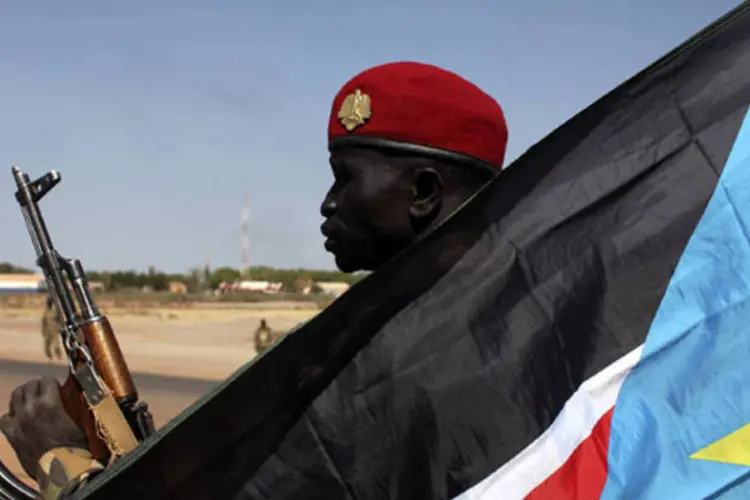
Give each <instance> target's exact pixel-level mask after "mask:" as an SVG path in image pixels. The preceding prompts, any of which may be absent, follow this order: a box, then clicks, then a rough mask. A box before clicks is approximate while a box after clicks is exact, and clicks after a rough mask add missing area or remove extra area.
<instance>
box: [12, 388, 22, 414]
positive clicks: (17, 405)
mask: <svg viewBox="0 0 750 500" xmlns="http://www.w3.org/2000/svg"><path fill="white" fill-rule="evenodd" d="M23 402H24V394H23V386H22V385H21V386H18V387H16V388H15V389H13V392H11V393H10V406H9V407H8V410H9V413H10V414H11V415H15V414H16V413H18V412H19V411H21V408H23Z"/></svg>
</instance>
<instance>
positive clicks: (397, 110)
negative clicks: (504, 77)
mask: <svg viewBox="0 0 750 500" xmlns="http://www.w3.org/2000/svg"><path fill="white" fill-rule="evenodd" d="M328 140H329V148H330V149H334V148H336V147H343V146H347V145H355V146H356V145H360V146H375V147H390V148H395V149H399V150H404V151H407V152H408V151H412V152H415V153H423V154H428V155H435V156H442V157H446V158H448V159H452V160H454V161H460V162H462V163H468V164H475V165H478V166H481V167H484V168H487V167H490V168H492V169H493V170H499V169H502V167H503V160H504V158H505V147H506V145H507V143H508V129H507V126H506V123H505V116H504V115H503V110H502V109H501V108H500V105H499V104H498V103H497V102H496V101H495V100H494V99H493V98H492V97H490V96H489V95H488V94H486V93H485V92H483V91H482V90H481V89H480V88H479V87H477V86H476V85H474V84H473V83H471V82H469V81H468V80H465V79H464V78H462V77H460V76H458V75H457V74H455V73H452V72H450V71H446V70H444V69H441V68H438V67H437V66H432V65H429V64H421V63H416V62H395V63H389V64H383V65H381V66H375V67H373V68H370V69H367V70H365V71H363V72H362V73H360V74H358V75H356V76H355V77H354V78H352V79H351V80H349V81H348V82H347V83H346V84H345V85H344V86H343V87H342V88H341V90H340V91H339V92H338V94H336V97H335V98H334V100H333V107H332V109H331V117H330V120H329V123H328Z"/></svg>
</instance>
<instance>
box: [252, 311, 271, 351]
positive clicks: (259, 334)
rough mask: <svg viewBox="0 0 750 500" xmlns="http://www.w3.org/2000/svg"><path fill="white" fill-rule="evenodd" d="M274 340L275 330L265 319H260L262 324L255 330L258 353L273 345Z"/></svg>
mask: <svg viewBox="0 0 750 500" xmlns="http://www.w3.org/2000/svg"><path fill="white" fill-rule="evenodd" d="M273 341H274V334H273V330H271V328H270V327H269V326H268V324H267V323H266V320H265V319H262V320H260V325H258V328H256V330H255V351H256V352H257V353H258V354H263V353H264V352H266V350H267V349H268V348H269V347H271V345H272V344H273Z"/></svg>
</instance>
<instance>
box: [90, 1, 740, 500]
mask: <svg viewBox="0 0 750 500" xmlns="http://www.w3.org/2000/svg"><path fill="white" fill-rule="evenodd" d="M749 104H750V5H748V4H747V3H743V4H742V5H741V6H740V7H738V8H737V9H736V10H734V11H733V12H731V13H729V14H727V15H726V16H725V17H723V18H722V19H720V20H718V21H717V22H716V23H714V24H712V25H711V26H709V27H708V28H706V29H705V30H703V31H702V32H701V33H699V34H697V35H696V36H694V37H693V38H691V39H690V40H688V41H687V42H685V43H684V44H683V45H681V46H680V47H678V48H677V49H675V50H674V51H672V52H670V53H669V54H668V55H666V56H665V57H663V58H662V59H660V60H659V61H657V62H656V63H654V64H653V65H652V66H650V67H649V68H647V69H645V70H644V71H642V72H641V73H639V74H638V75H636V76H634V77H633V78H631V79H630V80H628V81H626V82H625V83H623V84H622V85H621V86H619V87H618V88H616V89H615V90H613V91H612V92H610V93H609V94H607V95H605V96H604V97H602V98H601V99H600V100H598V101H597V102H596V103H594V104H593V105H591V106H590V107H588V108H587V109H585V110H584V111H582V112H581V113H579V114H578V115H576V116H575V117H573V118H572V119H571V120H569V121H568V122H567V123H565V124H564V125H563V126H561V127H560V128H559V129H557V130H556V131H554V132H553V133H552V134H550V135H549V136H548V137H546V138H545V139H544V140H542V141H541V142H540V143H538V144H537V145H535V146H534V147H533V148H531V149H530V150H529V151H528V152H527V153H526V154H524V155H523V156H522V157H521V158H519V159H518V160H517V161H516V162H514V164H513V165H511V166H510V167H509V168H507V169H506V170H505V171H503V173H502V174H501V175H500V176H499V177H498V179H497V180H496V181H494V182H493V183H491V184H490V185H489V186H488V187H487V188H486V189H484V190H482V191H481V192H480V193H479V194H478V195H476V196H475V197H474V198H473V199H472V200H471V201H470V202H469V203H468V204H467V205H465V206H464V207H463V208H462V209H461V210H460V211H459V212H457V213H456V214H454V216H453V217H451V218H450V219H449V220H448V221H447V222H446V223H445V224H443V225H442V226H441V227H440V228H438V229H437V230H435V231H434V232H432V233H431V234H429V235H427V236H426V237H425V238H424V239H423V240H421V241H420V242H419V243H418V244H416V245H414V247H412V248H411V249H410V250H408V251H407V252H405V253H403V254H402V255H400V256H399V257H397V258H396V259H394V260H393V261H391V262H389V263H388V264H386V266H384V267H383V268H382V269H380V270H378V271H377V272H375V273H373V274H371V275H370V276H368V277H367V278H366V279H364V280H363V281H362V282H360V283H358V284H357V285H355V286H354V287H352V288H351V289H350V290H349V291H348V292H347V293H346V294H344V295H343V296H342V297H340V298H339V299H338V300H337V301H335V302H334V303H333V304H332V305H331V306H330V307H328V308H327V309H325V310H324V311H322V312H321V313H320V314H319V315H318V316H316V317H315V318H313V319H312V320H311V321H310V322H309V323H307V324H306V325H304V326H302V327H301V328H299V329H298V330H296V331H294V332H292V333H290V334H289V335H288V336H286V337H285V338H284V339H283V340H282V341H281V342H280V343H279V344H278V345H276V346H275V347H274V348H273V349H272V350H270V351H269V352H267V353H265V354H264V355H263V356H261V357H260V358H259V359H257V360H255V361H252V362H250V363H249V364H248V365H247V366H246V367H244V368H242V369H241V370H239V371H238V372H237V373H236V374H234V375H233V376H232V377H230V379H228V380H227V381H226V382H224V383H223V384H221V385H220V386H219V387H218V388H217V389H216V390H215V391H214V392H212V393H211V394H209V395H207V396H206V397H204V398H202V399H201V400H199V401H198V402H196V403H195V404H194V405H192V406H191V407H190V408H188V409H187V410H186V411H185V412H183V413H182V414H181V415H180V416H179V417H177V418H176V419H175V420H173V421H172V422H170V423H169V424H167V425H166V426H165V427H164V428H163V429H160V431H159V432H158V433H157V434H156V435H155V436H154V437H153V438H151V439H149V440H148V441H147V442H145V443H144V444H143V445H142V446H141V447H139V448H138V449H137V450H135V451H134V452H132V453H131V454H130V455H129V456H126V457H124V458H123V459H121V460H120V461H119V462H118V463H117V464H115V465H114V466H112V467H111V468H110V469H109V470H108V471H107V472H106V473H104V474H103V475H102V476H100V477H99V478H97V479H96V480H95V481H94V483H93V484H92V485H91V487H90V488H88V489H87V490H86V492H85V493H84V494H83V495H82V496H81V497H82V498H90V499H99V498H101V499H108V500H112V499H120V498H123V499H124V498H128V499H132V498H139V499H142V500H146V499H162V498H180V499H218V498H221V499H223V498H248V499H270V498H273V499H306V500H310V499H312V500H314V499H325V500H331V499H385V498H409V499H422V498H425V499H432V498H435V499H444V498H456V497H457V498H459V499H461V500H470V499H488V498H503V499H514V498H525V497H528V498H539V499H547V498H555V499H562V500H565V499H590V498H639V499H642V498H645V499H648V498H660V499H661V498H680V499H691V498H707V497H711V496H718V495H721V494H730V493H737V492H738V491H746V492H747V491H749V490H750V486H749V485H748V484H747V483H746V481H747V479H748V472H750V456H749V455H750V451H749V450H750V441H749V440H748V438H749V437H750V436H748V435H749V434H750V430H748V429H749V428H748V427H746V426H747V425H748V424H750V389H746V387H747V386H748V384H747V381H748V380H750V363H748V360H749V359H750V356H749V354H750V238H749V237H748V235H749V234H750V188H748V186H750V119H749V118H747V111H748V105H749Z"/></svg>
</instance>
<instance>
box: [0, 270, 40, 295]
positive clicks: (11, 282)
mask: <svg viewBox="0 0 750 500" xmlns="http://www.w3.org/2000/svg"><path fill="white" fill-rule="evenodd" d="M46 289H47V284H46V283H45V281H44V275H42V274H0V293H41V292H44V291H46Z"/></svg>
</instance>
